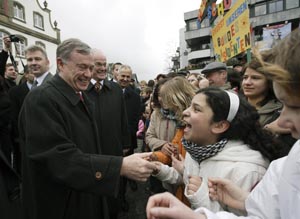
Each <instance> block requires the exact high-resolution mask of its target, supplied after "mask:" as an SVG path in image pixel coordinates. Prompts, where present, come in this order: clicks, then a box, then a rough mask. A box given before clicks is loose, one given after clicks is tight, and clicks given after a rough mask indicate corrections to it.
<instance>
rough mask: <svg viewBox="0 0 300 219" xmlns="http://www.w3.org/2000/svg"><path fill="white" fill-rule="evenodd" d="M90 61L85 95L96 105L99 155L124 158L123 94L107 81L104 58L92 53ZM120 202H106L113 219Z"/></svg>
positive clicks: (127, 140) (127, 141)
mask: <svg viewBox="0 0 300 219" xmlns="http://www.w3.org/2000/svg"><path fill="white" fill-rule="evenodd" d="M93 58H94V65H95V66H94V69H93V76H92V80H91V83H90V85H89V87H88V89H87V94H88V96H89V97H90V98H91V100H92V101H93V102H94V104H95V115H96V123H97V126H98V133H99V138H100V143H101V149H102V153H103V154H105V155H115V156H123V149H126V148H129V147H130V135H129V134H130V133H129V132H128V123H127V114H126V111H125V102H124V98H123V91H122V89H121V87H120V86H119V85H118V84H117V83H114V82H112V81H109V80H107V78H106V75H107V72H106V56H105V55H104V54H103V53H102V52H101V51H100V50H95V49H94V50H93ZM121 188H122V187H121ZM120 202H121V199H120V198H116V199H109V200H108V204H109V211H110V218H116V216H117V213H118V211H119V210H120V209H118V206H120ZM117 209H118V210H117Z"/></svg>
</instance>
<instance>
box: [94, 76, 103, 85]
mask: <svg viewBox="0 0 300 219" xmlns="http://www.w3.org/2000/svg"><path fill="white" fill-rule="evenodd" d="M103 81H104V80H101V81H100V84H101V85H102V86H103ZM96 82H97V81H96V80H95V79H94V78H92V79H91V83H92V84H93V85H95V84H96Z"/></svg>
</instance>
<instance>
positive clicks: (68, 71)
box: [0, 29, 300, 219]
mask: <svg viewBox="0 0 300 219" xmlns="http://www.w3.org/2000/svg"><path fill="white" fill-rule="evenodd" d="M3 40H4V44H5V45H4V49H3V50H2V51H1V52H0V71H1V72H0V97H1V101H0V116H1V122H0V137H1V138H0V191H1V194H3V195H2V196H1V198H0V212H1V213H0V214H1V218H4V219H6V218H9V219H14V218H16V219H19V218H24V219H25V218H26V219H40V218H49V219H50V218H51V219H53V218H61V219H63V218H72V219H76V218H78V219H80V218H90V219H93V218H95V219H96V218H118V215H119V213H120V211H128V208H129V207H130V205H129V203H128V201H127V200H126V195H125V194H126V193H128V191H127V188H128V187H129V188H131V189H132V190H136V189H137V186H138V184H137V181H141V182H145V181H148V182H149V184H150V186H149V188H147V189H149V191H150V193H151V194H153V196H152V197H150V198H149V200H148V204H147V208H146V209H145V211H146V213H147V218H151V219H152V218H153V219H154V218H156V219H157V218H175V219H176V218H178V219H179V218H199V219H201V218H203V219H205V218H207V219H208V218H214V219H215V218H225V219H227V218H253V219H254V218H257V219H265V218H285V219H287V218H289V219H290V218H295V219H296V218H298V217H300V212H299V208H297V206H298V205H299V204H300V198H299V197H300V195H299V194H300V187H299V185H300V184H299V179H300V177H299V176H300V171H299V169H300V166H299V163H300V160H299V158H298V157H299V153H300V152H299V147H300V145H299V142H298V141H297V140H298V139H299V137H300V127H299V124H300V117H299V115H300V114H299V113H300V112H299V109H300V99H299V88H300V86H299V83H300V78H299V75H300V71H299V70H300V65H299V62H298V60H297V57H298V55H300V54H299V51H300V31H299V29H298V30H295V31H293V32H292V33H291V34H290V35H289V36H287V37H286V38H284V39H283V40H282V41H281V42H280V43H279V44H278V45H277V46H276V47H274V48H272V49H271V50H268V51H263V52H258V51H255V52H253V54H252V58H251V61H249V62H248V63H239V64H237V65H235V66H233V68H229V67H228V66H226V64H224V63H221V62H215V61H212V62H211V63H209V64H207V65H206V66H205V67H204V69H203V70H202V71H201V72H197V73H189V72H187V71H180V72H169V73H167V74H158V75H157V76H156V78H155V79H153V80H149V81H148V82H146V81H145V80H142V81H140V82H139V83H138V81H136V78H134V77H133V70H132V68H131V67H130V66H129V65H126V64H122V63H121V62H116V63H114V64H113V65H112V69H111V73H112V75H113V77H112V78H108V77H107V59H106V56H105V54H104V53H103V51H101V50H100V49H95V48H91V47H90V46H89V45H88V44H86V43H84V42H82V41H81V40H79V39H75V38H71V39H67V40H65V41H63V42H62V43H61V44H60V45H58V47H57V51H56V66H57V71H56V72H55V73H53V72H52V73H51V72H49V66H50V61H54V60H49V59H48V56H47V51H45V49H44V48H42V47H40V46H37V45H31V46H28V47H27V48H26V50H25V58H26V61H27V66H26V67H25V68H24V73H23V76H22V79H21V80H17V78H18V69H17V68H16V65H14V64H12V63H10V62H8V61H7V60H8V57H9V54H10V53H9V51H10V50H11V42H10V39H9V37H7V36H6V37H4V38H3Z"/></svg>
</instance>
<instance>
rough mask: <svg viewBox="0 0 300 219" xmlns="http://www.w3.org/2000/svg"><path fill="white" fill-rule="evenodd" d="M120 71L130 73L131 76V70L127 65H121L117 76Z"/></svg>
mask: <svg viewBox="0 0 300 219" xmlns="http://www.w3.org/2000/svg"><path fill="white" fill-rule="evenodd" d="M121 71H130V72H131V74H132V70H131V68H130V66H129V65H121V66H120V68H119V74H120V72H121Z"/></svg>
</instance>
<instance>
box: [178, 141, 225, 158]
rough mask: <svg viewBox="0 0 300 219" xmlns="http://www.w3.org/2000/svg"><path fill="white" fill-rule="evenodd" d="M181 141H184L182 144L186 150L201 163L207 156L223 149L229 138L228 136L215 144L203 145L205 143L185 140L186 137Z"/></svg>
mask: <svg viewBox="0 0 300 219" xmlns="http://www.w3.org/2000/svg"><path fill="white" fill-rule="evenodd" d="M181 141H182V145H183V146H184V148H185V150H186V151H187V152H189V154H190V155H191V157H192V158H193V159H194V160H195V161H197V162H199V163H200V162H201V161H203V160H205V159H207V158H210V157H212V156H214V155H216V154H217V153H219V152H220V151H222V150H223V148H224V147H225V145H226V144H227V142H228V140H227V139H226V138H224V139H222V140H221V141H219V142H217V143H215V144H211V145H205V146H203V145H198V144H195V143H192V142H189V141H187V140H185V139H184V138H182V140H181Z"/></svg>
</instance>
